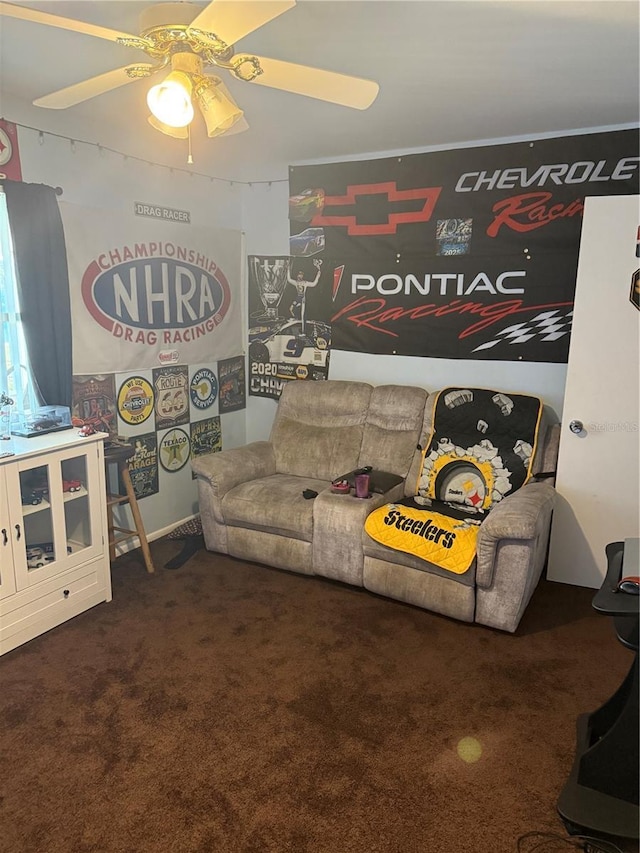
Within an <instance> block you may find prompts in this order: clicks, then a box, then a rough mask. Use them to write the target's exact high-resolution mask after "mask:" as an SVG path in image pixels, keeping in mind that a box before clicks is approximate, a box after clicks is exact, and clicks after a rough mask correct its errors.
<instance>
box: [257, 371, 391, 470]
mask: <svg viewBox="0 0 640 853" xmlns="http://www.w3.org/2000/svg"><path fill="white" fill-rule="evenodd" d="M371 391H372V386H371V385H367V384H366V383H364V382H344V381H340V380H328V381H325V382H290V383H289V384H288V385H285V387H284V389H283V391H282V395H281V397H280V401H279V403H278V411H277V413H276V418H275V421H274V424H273V428H272V430H271V443H272V445H273V450H274V454H275V462H276V471H277V472H278V473H279V474H290V475H293V476H296V477H305V478H309V477H311V478H316V479H319V480H333V479H334V478H335V477H339V476H340V475H341V474H343V473H345V472H346V471H351V470H352V469H353V468H356V467H357V466H358V458H359V454H360V447H361V444H362V436H363V432H364V424H365V420H366V417H367V411H368V409H369V400H370V398H371ZM376 467H378V468H379V467H380V466H379V465H377V466H376Z"/></svg>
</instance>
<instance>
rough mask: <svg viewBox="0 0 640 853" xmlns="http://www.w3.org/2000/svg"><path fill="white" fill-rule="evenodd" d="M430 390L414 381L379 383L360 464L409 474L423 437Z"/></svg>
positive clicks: (370, 411) (365, 434) (369, 415)
mask: <svg viewBox="0 0 640 853" xmlns="http://www.w3.org/2000/svg"><path fill="white" fill-rule="evenodd" d="M426 401H427V392H426V391H425V390H424V388H414V387H412V386H410V385H378V386H376V387H375V388H374V389H373V391H372V392H371V400H370V402H369V411H368V413H367V419H366V423H365V426H364V434H363V438H362V449H361V450H360V458H359V461H358V466H359V467H362V466H363V465H373V467H375V468H377V469H378V470H381V471H390V472H391V473H392V474H399V475H400V476H401V477H406V476H407V472H408V470H409V466H410V465H411V460H412V459H413V454H414V453H415V450H416V445H417V444H418V440H419V438H420V431H421V429H422V421H423V417H424V407H425V403H426Z"/></svg>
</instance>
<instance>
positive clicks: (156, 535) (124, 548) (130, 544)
mask: <svg viewBox="0 0 640 853" xmlns="http://www.w3.org/2000/svg"><path fill="white" fill-rule="evenodd" d="M197 516H198V513H194V515H188V516H186V518H181V519H179V520H178V521H174V522H172V523H171V524H168V525H167V526H166V527H162V528H160V530H154V532H153V533H147V542H154V541H155V540H156V539H161V538H162V537H163V536H166V535H167V534H168V533H171V531H172V530H175V529H176V527H179V526H180V525H181V524H186V523H187V521H193V519H194V518H197ZM139 547H140V540H139V539H138V537H137V536H132V537H131V539H127V540H125V541H123V542H119V543H118V544H117V545H116V557H121V556H122V555H123V554H128V553H129V551H135V549H136V548H139Z"/></svg>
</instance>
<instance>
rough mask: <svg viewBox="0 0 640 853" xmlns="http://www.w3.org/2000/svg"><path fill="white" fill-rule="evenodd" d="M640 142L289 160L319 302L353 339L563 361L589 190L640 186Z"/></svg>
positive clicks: (341, 345) (620, 136)
mask: <svg viewBox="0 0 640 853" xmlns="http://www.w3.org/2000/svg"><path fill="white" fill-rule="evenodd" d="M639 142H640V140H639V132H638V130H637V129H634V130H624V131H616V132H607V133H593V134H585V135H577V136H566V137H562V138H552V139H541V140H536V141H528V142H518V143H509V144H504V145H492V146H483V147H477V148H465V149H455V150H447V151H435V152H429V153H422V154H410V155H406V156H400V157H388V158H384V159H377V160H363V161H357V162H346V163H331V164H323V165H314V166H297V167H291V168H290V170H289V188H290V199H289V218H290V234H291V238H290V252H291V255H292V256H293V258H292V261H291V263H292V264H293V265H295V263H296V262H303V261H305V262H306V263H311V262H312V261H313V260H321V261H322V268H321V269H322V271H321V277H320V281H319V283H318V285H317V286H316V288H315V290H314V293H313V296H314V297H315V299H316V300H317V301H316V302H315V304H314V308H313V312H314V313H313V315H312V316H317V317H318V318H322V319H323V320H325V321H326V322H328V323H330V325H331V334H332V346H333V347H334V348H335V349H340V350H346V351H350V352H366V353H381V354H383V353H384V354H398V355H411V356H428V357H432V358H456V359H459V358H466V359H486V360H499V361H515V360H519V361H530V362H558V363H561V362H566V361H567V357H568V350H569V338H570V333H571V324H572V315H573V298H574V290H575V281H576V271H577V261H578V251H579V244H580V232H581V225H582V212H583V207H584V199H585V197H586V196H590V195H617V194H623V195H633V194H637V193H638V190H639V182H638V165H639V160H640V158H639V157H638V151H639ZM310 296H311V294H310ZM323 300H324V301H323ZM265 308H266V307H265Z"/></svg>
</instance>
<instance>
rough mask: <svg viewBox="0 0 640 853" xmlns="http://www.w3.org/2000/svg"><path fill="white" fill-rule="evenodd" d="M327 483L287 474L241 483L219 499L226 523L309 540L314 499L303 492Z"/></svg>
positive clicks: (325, 487) (317, 488) (324, 485)
mask: <svg viewBox="0 0 640 853" xmlns="http://www.w3.org/2000/svg"><path fill="white" fill-rule="evenodd" d="M329 485H330V483H329V482H328V481H327V480H316V479H312V478H310V477H293V476H290V475H288V474H273V475H272V476H270V477H263V478H262V479H260V480H250V481H249V482H248V483H241V484H240V485H239V486H236V487H235V488H233V489H231V491H230V492H227V494H226V495H225V496H224V498H223V499H222V513H223V516H224V521H225V524H227V525H230V526H231V527H247V528H250V529H252V530H263V531H266V532H268V533H275V534H278V535H280V536H289V537H290V538H292V539H301V540H303V541H305V542H311V539H312V535H313V500H306V499H305V498H304V497H303V496H302V492H303V491H304V490H305V489H312V490H313V491H316V492H318V493H319V492H321V491H323V490H324V489H327V488H328V487H329Z"/></svg>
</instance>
